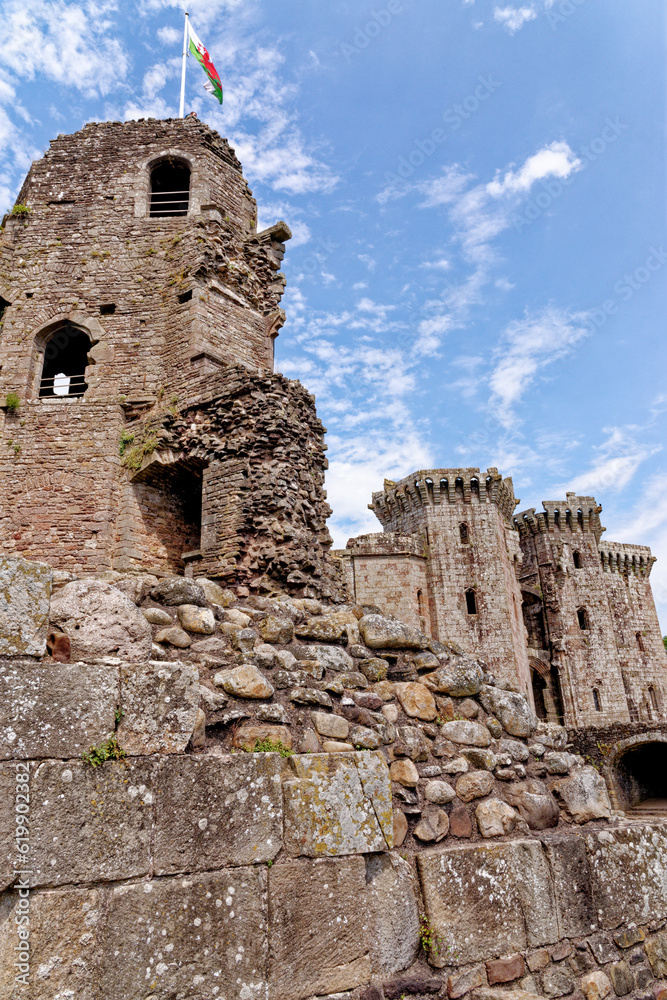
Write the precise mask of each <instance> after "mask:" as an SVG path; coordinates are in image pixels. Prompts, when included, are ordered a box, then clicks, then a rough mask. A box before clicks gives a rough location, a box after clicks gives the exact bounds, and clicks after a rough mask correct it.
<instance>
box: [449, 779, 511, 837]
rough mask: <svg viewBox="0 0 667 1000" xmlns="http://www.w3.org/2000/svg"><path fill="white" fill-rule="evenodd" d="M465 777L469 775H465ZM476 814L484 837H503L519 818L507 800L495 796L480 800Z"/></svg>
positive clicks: (509, 831)
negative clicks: (503, 800)
mask: <svg viewBox="0 0 667 1000" xmlns="http://www.w3.org/2000/svg"><path fill="white" fill-rule="evenodd" d="M464 777H469V776H468V775H464ZM461 781H463V778H461ZM457 788H458V785H457ZM475 816H476V818H477V826H478V828H479V832H480V833H481V835H482V836H483V837H502V836H504V835H505V834H508V833H511V832H512V830H513V829H514V827H515V826H516V821H517V819H518V818H519V816H518V813H516V812H515V811H514V809H512V807H511V806H508V805H507V803H506V802H502V801H501V800H500V799H493V798H492V799H486V801H484V802H480V803H479V805H478V806H477V808H476V809H475Z"/></svg>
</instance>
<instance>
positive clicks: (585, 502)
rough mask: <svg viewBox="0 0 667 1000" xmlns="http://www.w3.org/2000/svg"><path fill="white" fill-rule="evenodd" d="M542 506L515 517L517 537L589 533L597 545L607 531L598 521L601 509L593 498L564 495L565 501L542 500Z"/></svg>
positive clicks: (571, 494)
mask: <svg viewBox="0 0 667 1000" xmlns="http://www.w3.org/2000/svg"><path fill="white" fill-rule="evenodd" d="M542 506H543V508H544V510H541V511H536V510H535V508H534V507H531V508H529V509H528V510H524V511H520V512H519V513H518V514H516V515H515V517H514V524H515V525H516V527H517V529H518V531H519V533H520V534H522V535H537V534H543V533H546V532H551V533H554V532H559V533H563V532H592V533H593V534H594V535H595V540H596V543H598V542H599V541H600V538H601V536H602V532H603V531H606V530H607V529H606V528H604V527H603V526H602V524H601V522H600V512H601V510H602V507H601V506H600V505H599V504H598V503H597V502H596V500H595V498H594V497H578V496H576V494H574V493H567V494H566V499H565V500H543V501H542Z"/></svg>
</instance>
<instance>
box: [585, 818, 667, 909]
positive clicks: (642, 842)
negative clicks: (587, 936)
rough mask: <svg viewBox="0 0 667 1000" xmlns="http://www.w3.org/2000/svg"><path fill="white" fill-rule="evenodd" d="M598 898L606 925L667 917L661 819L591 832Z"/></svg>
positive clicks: (666, 850)
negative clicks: (644, 824) (659, 820)
mask: <svg viewBox="0 0 667 1000" xmlns="http://www.w3.org/2000/svg"><path fill="white" fill-rule="evenodd" d="M586 845H587V848H588V863H589V867H590V872H591V884H592V889H593V901H594V906H595V909H596V910H597V911H598V914H599V919H600V924H601V926H602V927H603V928H614V927H618V926H620V925H622V924H626V923H637V924H643V923H646V922H647V921H648V920H651V919H659V918H664V917H667V880H665V875H664V873H665V870H667V833H666V831H665V828H664V826H663V825H662V824H656V826H654V827H653V828H651V827H649V826H647V827H635V828H630V829H620V830H601V831H599V832H597V833H592V834H589V835H588V836H587V837H586Z"/></svg>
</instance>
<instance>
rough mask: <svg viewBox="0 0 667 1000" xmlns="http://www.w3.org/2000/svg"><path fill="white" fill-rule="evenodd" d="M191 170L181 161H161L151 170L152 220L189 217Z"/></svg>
mask: <svg viewBox="0 0 667 1000" xmlns="http://www.w3.org/2000/svg"><path fill="white" fill-rule="evenodd" d="M189 205H190V168H189V167H188V165H187V164H186V163H182V162H181V161H179V160H160V162H159V163H158V164H156V166H154V167H153V169H152V170H151V203H150V215H151V218H173V217H174V216H177V215H187V214H188V208H189Z"/></svg>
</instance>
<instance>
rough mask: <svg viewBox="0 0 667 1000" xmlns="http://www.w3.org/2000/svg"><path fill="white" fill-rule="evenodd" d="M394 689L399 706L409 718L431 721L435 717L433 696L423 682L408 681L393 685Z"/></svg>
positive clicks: (436, 711)
mask: <svg viewBox="0 0 667 1000" xmlns="http://www.w3.org/2000/svg"><path fill="white" fill-rule="evenodd" d="M394 691H395V692H396V697H397V698H398V700H399V701H400V703H401V708H402V709H403V711H404V712H405V714H406V715H409V716H410V718H412V719H422V720H423V721H424V722H432V721H433V719H435V717H436V715H437V714H438V710H437V708H436V706H435V698H434V697H433V695H432V694H431V692H430V691H429V689H428V688H427V687H425V686H424V685H423V684H417V683H414V682H412V681H408V682H407V683H403V684H396V685H394Z"/></svg>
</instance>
